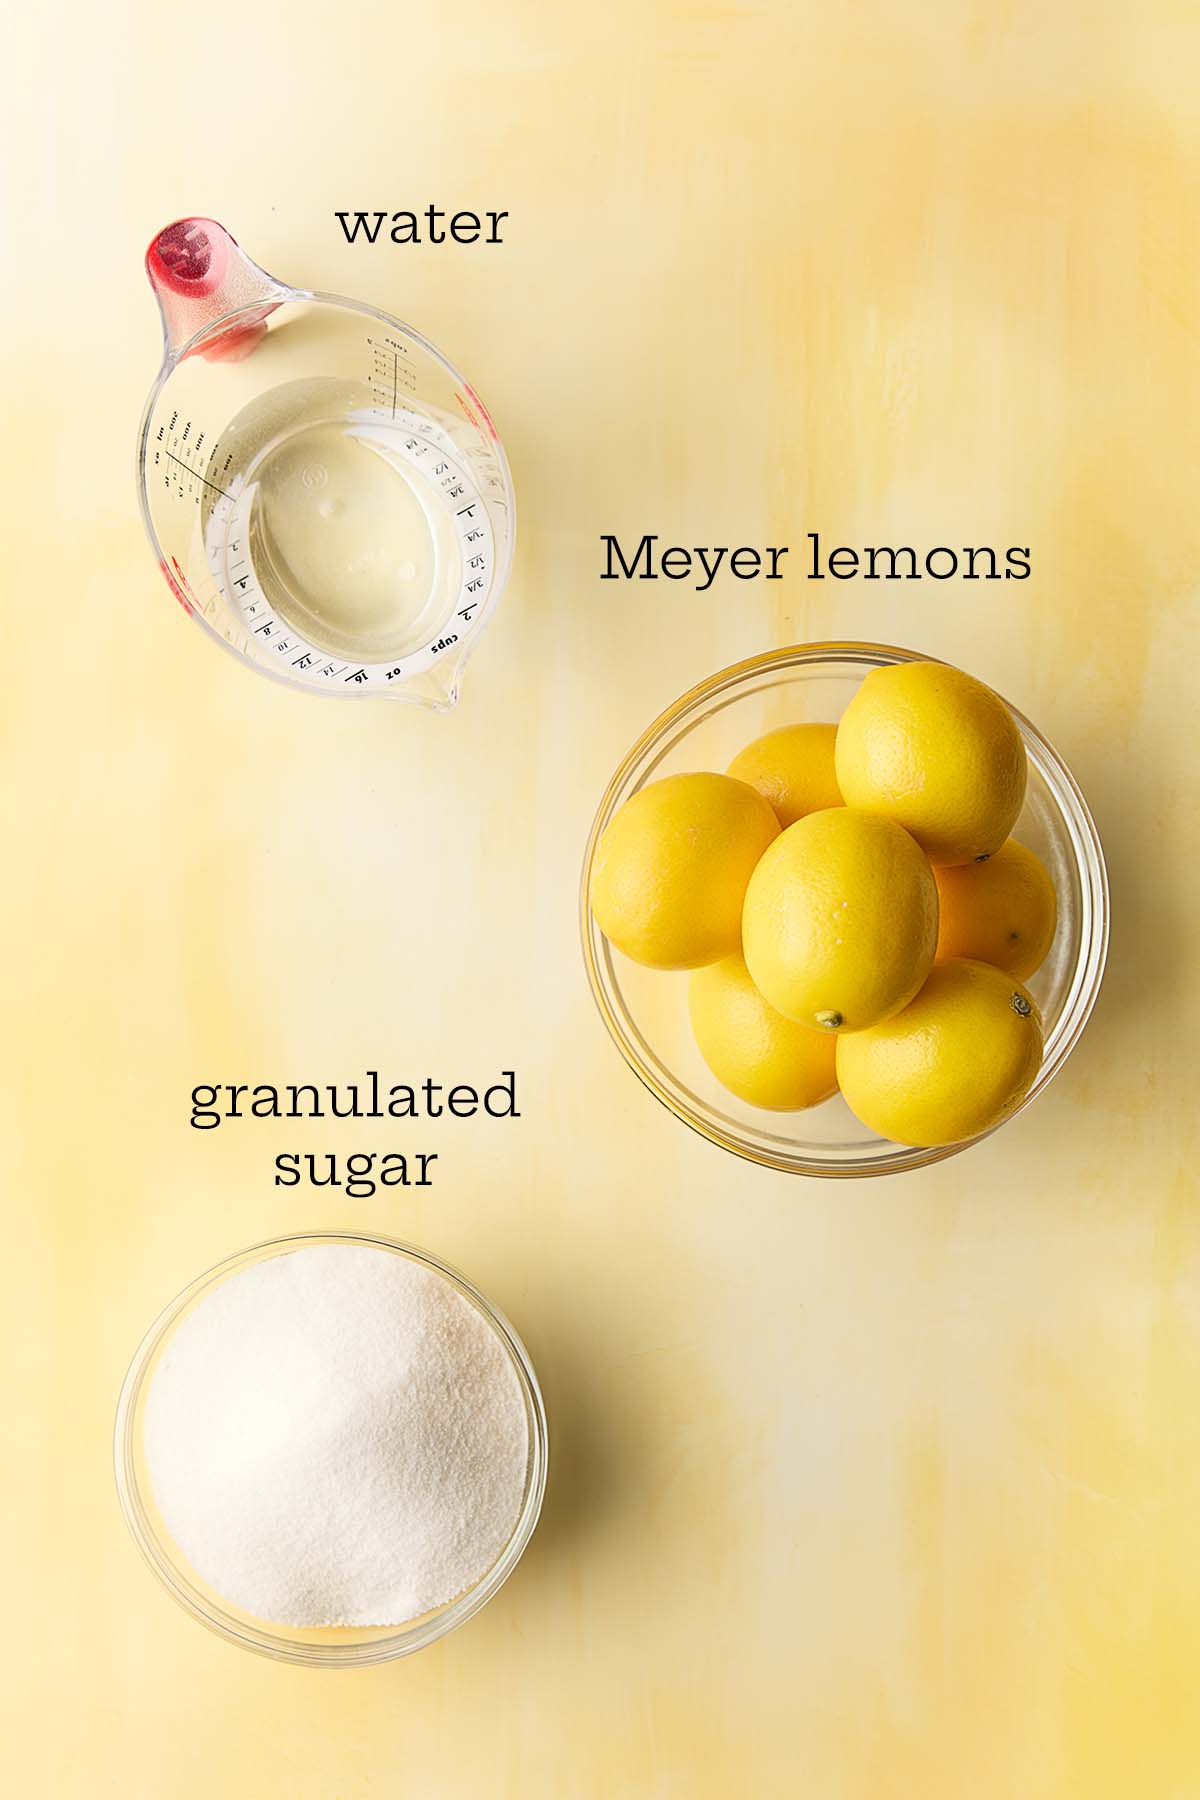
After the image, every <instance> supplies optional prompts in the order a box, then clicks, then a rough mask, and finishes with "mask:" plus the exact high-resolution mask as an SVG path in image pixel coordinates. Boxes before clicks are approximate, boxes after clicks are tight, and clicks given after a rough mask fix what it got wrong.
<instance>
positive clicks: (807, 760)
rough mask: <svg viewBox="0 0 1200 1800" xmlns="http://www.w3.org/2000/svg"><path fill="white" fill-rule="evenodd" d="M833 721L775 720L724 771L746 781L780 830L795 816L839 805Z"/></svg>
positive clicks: (799, 816)
mask: <svg viewBox="0 0 1200 1800" xmlns="http://www.w3.org/2000/svg"><path fill="white" fill-rule="evenodd" d="M836 738H837V726H836V725H781V726H780V727H779V729H778V730H777V731H768V732H767V734H766V736H765V737H760V738H755V740H754V742H753V743H752V744H747V745H746V748H745V749H744V750H740V751H739V752H738V754H737V755H736V756H735V757H734V759H733V761H732V762H731V763H730V765H729V773H730V774H731V775H734V776H736V777H737V779H738V780H739V781H748V782H749V783H750V786H751V787H752V788H757V789H758V791H759V793H760V794H761V795H762V797H763V799H764V800H766V801H768V802H769V803H770V805H771V806H773V807H774V809H775V816H776V817H777V818H778V820H779V823H780V824H781V825H782V826H784V828H785V829H786V827H787V826H789V825H794V824H795V823H796V820H797V819H803V818H804V817H805V816H806V814H808V813H811V812H823V811H824V810H825V808H826V807H829V806H840V805H841V804H842V796H841V791H840V789H839V788H838V784H837V776H836V775H835V773H834V768H833V746H834V742H835V740H836Z"/></svg>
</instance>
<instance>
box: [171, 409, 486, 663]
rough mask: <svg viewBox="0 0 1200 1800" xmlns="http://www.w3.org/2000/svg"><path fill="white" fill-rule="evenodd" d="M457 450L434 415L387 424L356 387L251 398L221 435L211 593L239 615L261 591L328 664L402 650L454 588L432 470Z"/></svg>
mask: <svg viewBox="0 0 1200 1800" xmlns="http://www.w3.org/2000/svg"><path fill="white" fill-rule="evenodd" d="M441 440H444V441H441ZM453 454H454V453H453V447H452V445H451V442H450V439H449V437H448V435H447V434H446V433H445V431H444V429H443V428H441V427H440V426H439V425H438V423H437V421H436V420H434V419H433V418H432V417H431V416H429V415H417V414H415V413H413V412H412V411H411V410H408V409H401V410H400V411H399V412H398V413H396V414H394V416H389V414H388V413H387V412H385V411H382V410H381V409H380V408H379V407H378V406H376V405H373V404H372V403H371V400H370V396H369V394H368V393H367V392H366V390H364V389H363V388H361V387H360V386H359V384H357V383H353V382H345V381H337V380H331V379H317V380H310V381H297V382H289V383H286V384H284V385H283V386H281V387H278V388H273V389H270V390H269V391H268V392H266V393H264V394H261V395H259V396H258V397H257V398H256V399H255V400H254V401H253V402H251V404H250V405H249V406H247V407H246V408H245V409H244V410H243V411H242V412H240V413H239V414H238V415H237V416H236V417H235V418H234V419H233V420H232V422H231V423H230V425H229V426H228V427H227V428H226V429H225V430H223V431H222V433H221V436H220V444H219V450H218V452H217V453H216V455H215V457H214V464H213V465H212V467H213V468H214V469H215V473H214V475H213V478H212V481H211V485H210V486H209V487H207V488H206V490H205V501H204V506H205V512H206V514H207V517H206V519H205V525H204V531H205V547H206V553H207V556H208V561H209V566H210V568H211V569H212V571H213V574H214V575H215V576H216V578H217V581H218V584H219V586H220V587H221V589H222V591H223V592H224V593H225V594H226V596H227V597H228V598H230V600H231V601H232V602H233V603H234V604H237V605H240V606H241V608H242V610H243V612H244V613H246V614H247V616H253V603H254V601H255V600H257V599H258V597H259V596H261V599H262V600H265V601H266V603H267V606H268V607H270V609H271V610H272V611H273V612H275V613H276V614H277V615H278V616H279V617H280V618H281V619H282V620H283V621H284V622H285V624H286V625H287V626H289V627H290V628H291V630H292V631H294V632H295V633H297V634H298V635H299V636H300V637H302V638H303V639H304V640H305V641H306V642H307V643H309V644H311V645H313V646H315V647H316V648H317V649H318V650H320V651H322V652H324V653H325V654H327V655H329V656H337V657H344V658H347V659H353V660H355V661H357V662H362V663H367V662H386V661H391V660H393V659H399V658H401V657H403V656H405V655H406V654H408V653H409V652H410V651H412V650H413V649H414V648H416V647H419V646H420V645H422V644H424V643H426V642H428V641H429V639H430V638H431V637H432V636H434V635H435V634H436V632H437V631H438V628H439V626H440V625H441V624H442V622H443V621H444V620H446V619H448V618H449V617H450V616H451V613H452V612H453V609H454V606H455V602H456V596H457V595H458V593H459V587H460V583H461V580H462V557H461V550H460V545H459V539H458V534H457V533H456V532H455V529H454V516H453V512H452V507H451V502H450V501H449V500H448V499H447V497H446V491H445V490H446V487H447V482H446V478H445V475H444V473H443V474H442V475H441V478H440V479H438V478H437V477H436V476H435V474H434V471H435V470H442V471H444V469H445V466H446V458H447V457H451V456H453ZM454 466H455V467H457V466H458V464H457V463H455V465H454ZM459 504H461V501H460V502H459ZM247 558H248V561H247ZM247 568H248V569H249V571H250V579H249V580H248V579H247V574H246V571H247ZM256 589H257V594H256V592H255V590H256Z"/></svg>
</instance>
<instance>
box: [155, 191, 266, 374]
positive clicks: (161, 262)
mask: <svg viewBox="0 0 1200 1800" xmlns="http://www.w3.org/2000/svg"><path fill="white" fill-rule="evenodd" d="M146 274H147V275H148V276H149V278H150V285H151V287H152V288H153V289H154V297H155V299H156V300H157V301H158V310H159V312H160V313H161V314H162V322H163V341H164V345H165V349H166V354H167V357H168V359H169V360H171V361H178V360H180V359H181V358H183V357H184V356H192V355H199V356H204V357H207V358H208V360H209V361H210V362H240V361H241V359H242V358H243V357H245V356H249V354H250V352H251V351H252V350H253V349H254V348H255V346H256V345H257V344H258V343H259V342H260V341H261V339H262V338H263V336H264V335H265V333H266V329H267V326H266V319H267V316H268V314H269V313H272V312H274V310H275V308H276V307H277V306H278V305H279V304H280V302H281V301H283V300H287V299H289V298H290V297H291V294H292V290H291V289H290V288H286V287H284V286H283V284H282V282H278V281H276V280H275V278H274V276H272V275H268V274H267V271H266V270H265V269H260V268H259V266H258V264H257V263H256V262H253V261H251V259H250V257H248V256H247V255H246V253H245V251H244V250H243V249H241V248H240V246H239V245H238V243H237V241H236V239H234V238H232V237H230V235H229V233H228V232H227V231H226V229H225V227H224V226H223V225H218V224H217V221H216V220H215V219H176V220H175V222H174V224H172V225H167V226H165V227H164V229H163V230H162V231H160V232H159V233H158V235H157V237H156V238H155V239H154V241H153V243H152V244H151V245H150V248H149V249H148V250H147V252H146ZM224 320H228V324H227V325H224V326H222V324H221V322H222V321H224ZM214 327H217V329H214ZM200 333H203V334H204V336H203V339H202V341H200V342H193V339H195V338H197V337H198V336H199V334H200Z"/></svg>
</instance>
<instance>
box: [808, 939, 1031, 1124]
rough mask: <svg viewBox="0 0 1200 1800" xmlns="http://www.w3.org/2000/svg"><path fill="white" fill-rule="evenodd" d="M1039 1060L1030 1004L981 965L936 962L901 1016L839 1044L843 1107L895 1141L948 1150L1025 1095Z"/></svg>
mask: <svg viewBox="0 0 1200 1800" xmlns="http://www.w3.org/2000/svg"><path fill="white" fill-rule="evenodd" d="M1041 1061H1042V1021H1041V1017H1040V1015H1039V1013H1038V1009H1037V1007H1036V1005H1035V1004H1034V1002H1033V1000H1032V998H1031V997H1030V995H1029V994H1027V993H1026V991H1025V989H1024V988H1023V987H1022V986H1021V984H1020V983H1019V982H1018V981H1014V979H1013V977H1012V976H1011V975H1006V974H1005V973H1004V972H1003V970H1001V969H993V968H991V967H989V965H988V964H987V963H980V962H957V961H956V962H944V963H935V964H934V966H933V969H932V970H931V972H930V975H929V979H928V981H927V982H926V983H925V986H924V987H923V988H922V989H921V991H920V993H919V994H918V995H917V997H916V999H915V1000H914V1001H913V1002H912V1004H911V1005H909V1006H906V1007H905V1009H904V1011H903V1012H901V1013H898V1014H897V1015H896V1016H895V1018H892V1019H888V1020H887V1021H886V1023H885V1024H882V1025H875V1026H872V1027H871V1029H870V1030H869V1031H858V1032H852V1033H850V1034H848V1035H846V1036H843V1037H840V1038H839V1039H838V1041H837V1076H838V1085H839V1087H840V1088H841V1090H842V1093H843V1095H844V1096H845V1099H846V1102H847V1104H848V1106H849V1107H850V1109H851V1111H852V1112H853V1113H854V1114H855V1115H856V1117H857V1118H859V1119H861V1121H862V1123H863V1124H864V1125H865V1126H867V1128H868V1129H869V1130H871V1131H874V1132H877V1133H878V1135H879V1136H880V1137H882V1138H890V1139H892V1140H893V1141H894V1142H895V1143H898V1144H918V1145H926V1146H929V1145H936V1144H956V1143H959V1142H960V1141H961V1140H962V1139H963V1138H971V1137H976V1136H977V1135H978V1134H979V1133H980V1132H981V1131H988V1130H990V1128H991V1127H992V1126H993V1125H998V1124H999V1123H1000V1121H1001V1119H1004V1118H1007V1116H1008V1114H1009V1113H1010V1112H1012V1111H1013V1109H1014V1107H1016V1106H1017V1105H1018V1104H1019V1103H1020V1102H1021V1101H1022V1100H1023V1099H1024V1098H1025V1095H1026V1094H1027V1093H1028V1092H1029V1089H1030V1088H1031V1087H1032V1085H1033V1079H1034V1077H1035V1075H1036V1074H1037V1072H1038V1069H1039V1068H1040V1067H1041Z"/></svg>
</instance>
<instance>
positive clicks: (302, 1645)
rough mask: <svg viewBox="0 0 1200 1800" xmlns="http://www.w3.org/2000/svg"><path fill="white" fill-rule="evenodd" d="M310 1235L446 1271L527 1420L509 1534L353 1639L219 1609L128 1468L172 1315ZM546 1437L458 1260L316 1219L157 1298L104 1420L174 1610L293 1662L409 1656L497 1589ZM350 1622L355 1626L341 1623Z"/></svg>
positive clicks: (522, 1526)
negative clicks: (487, 1333) (478, 1321)
mask: <svg viewBox="0 0 1200 1800" xmlns="http://www.w3.org/2000/svg"><path fill="white" fill-rule="evenodd" d="M317 1244H349V1245H361V1246H363V1247H364V1248H367V1249H372V1250H382V1251H386V1252H388V1253H390V1254H393V1255H399V1256H404V1257H407V1258H408V1259H409V1260H410V1261H413V1262H416V1263H418V1264H420V1265H422V1266H423V1267H425V1268H427V1269H429V1270H430V1271H431V1272H432V1273H434V1274H436V1275H439V1276H441V1277H443V1278H444V1279H445V1280H448V1281H449V1282H450V1284H451V1286H452V1287H454V1288H455V1289H456V1290H457V1291H458V1292H459V1293H461V1294H462V1295H463V1297H464V1298H465V1299H466V1300H467V1301H468V1302H469V1303H470V1304H471V1305H473V1306H474V1307H475V1308H476V1309H477V1311H479V1312H480V1313H481V1314H482V1316H483V1317H484V1319H485V1320H486V1321H487V1323H488V1324H489V1325H490V1326H491V1328H492V1329H493V1331H495V1333H496V1335H497V1336H498V1337H499V1338H500V1340H501V1342H502V1343H503V1344H504V1346H505V1348H506V1350H507V1351H508V1353H509V1356H510V1359H511V1361H512V1364H513V1367H514V1369H515V1371H516V1374H517V1379H518V1381H519V1383H520V1386H521V1392H522V1396H523V1398H524V1401H525V1409H526V1418H527V1420H528V1424H529V1466H528V1470H527V1474H526V1480H525V1493H524V1497H523V1499H522V1502H521V1511H520V1514H519V1515H518V1518H517V1522H516V1524H515V1525H514V1527H513V1532H512V1536H511V1537H510V1538H509V1540H508V1543H507V1544H506V1545H505V1547H504V1549H503V1550H502V1551H501V1553H500V1555H499V1556H498V1557H497V1558H496V1560H495V1562H494V1563H493V1564H492V1565H491V1567H490V1568H489V1569H488V1570H487V1571H486V1572H485V1574H484V1575H483V1576H482V1577H481V1579H480V1580H479V1581H478V1582H476V1584H475V1586H474V1587H471V1588H468V1589H467V1590H466V1592H465V1593H462V1594H459V1595H457V1596H456V1597H455V1598H454V1599H453V1600H450V1601H448V1602H447V1603H446V1604H445V1605H444V1606H442V1607H439V1608H437V1609H436V1610H435V1611H433V1612H431V1613H425V1614H422V1616H421V1617H420V1618H419V1619H417V1620H415V1621H413V1622H410V1623H409V1624H407V1625H402V1626H397V1627H396V1628H394V1629H391V1628H375V1627H371V1628H368V1627H362V1628H361V1629H363V1630H364V1631H366V1630H367V1629H371V1630H372V1631H374V1632H375V1635H374V1636H372V1637H369V1638H367V1637H364V1638H362V1639H360V1640H358V1641H350V1640H346V1641H342V1642H334V1643H320V1642H316V1641H310V1640H307V1639H302V1638H297V1637H293V1636H290V1635H289V1632H290V1630H291V1628H289V1627H286V1626H281V1627H278V1628H277V1629H271V1628H270V1626H269V1623H268V1622H267V1621H261V1622H257V1623H256V1622H253V1621H252V1620H251V1618H250V1615H248V1614H244V1613H242V1612H240V1611H233V1610H226V1609H225V1608H223V1607H220V1606H218V1605H215V1604H214V1603H213V1602H212V1601H210V1600H209V1598H208V1597H207V1596H206V1595H205V1594H204V1593H203V1592H202V1591H201V1590H200V1589H198V1588H197V1587H196V1586H195V1585H194V1584H193V1582H192V1581H191V1580H190V1579H189V1577H188V1575H187V1574H186V1573H185V1570H186V1569H187V1567H188V1565H187V1561H186V1558H185V1557H184V1556H183V1554H182V1552H181V1551H178V1550H176V1554H175V1555H174V1556H172V1555H170V1554H169V1553H168V1551H167V1549H166V1547H165V1545H164V1543H163V1541H162V1536H161V1534H160V1532H159V1531H158V1530H157V1528H156V1527H155V1525H154V1523H153V1520H152V1518H151V1514H150V1512H149V1509H148V1508H147V1506H146V1503H145V1498H144V1495H143V1484H142V1482H141V1480H140V1478H139V1474H138V1469H137V1440H136V1435H135V1434H136V1430H137V1421H138V1417H139V1405H140V1402H141V1400H142V1396H143V1390H144V1388H145V1384H146V1381H147V1378H148V1376H149V1373H150V1370H151V1367H152V1364H153V1362H154V1359H155V1356H156V1355H157V1352H158V1351H159V1349H160V1348H161V1347H162V1345H163V1344H164V1343H165V1341H166V1338H167V1336H168V1334H169V1333H170V1331H171V1330H172V1328H173V1327H174V1325H175V1324H176V1322H177V1321H178V1320H179V1318H180V1317H181V1316H182V1315H183V1313H184V1312H186V1311H187V1310H188V1309H189V1308H190V1307H191V1306H192V1305H193V1303H194V1302H195V1301H196V1300H198V1299H199V1298H200V1296H201V1294H203V1293H205V1292H208V1291H212V1290H213V1289H215V1288H216V1287H217V1286H218V1285H219V1284H220V1283H221V1282H222V1281H224V1280H226V1279H227V1278H228V1277H229V1276H231V1275H233V1274H235V1273H236V1272H237V1271H238V1270H240V1269H243V1268H247V1267H249V1266H250V1265H251V1264H252V1263H256V1262H266V1261H269V1260H270V1259H271V1258H273V1257H275V1256H285V1255H288V1254H289V1253H291V1252H292V1251H295V1250H298V1249H304V1248H307V1247H310V1246H314V1245H317ZM549 1456H550V1444H549V1430H548V1426H547V1421H546V1409H545V1403H544V1401H543V1399H542V1391H541V1388H540V1386H539V1384H538V1379H537V1375H536V1373H535V1371H534V1367H533V1363H532V1361H531V1360H530V1357H529V1353H528V1351H527V1350H526V1348H525V1346H524V1344H523V1343H522V1341H521V1339H520V1337H519V1336H518V1335H517V1332H516V1330H515V1329H514V1328H513V1326H512V1325H511V1324H510V1323H509V1321H508V1319H507V1318H506V1317H505V1315H504V1314H503V1313H502V1312H501V1311H500V1309H499V1308H498V1307H497V1306H495V1305H494V1304H493V1303H492V1301H490V1300H489V1299H488V1298H487V1296H486V1294H484V1293H482V1292H481V1291H480V1289H479V1288H477V1287H476V1286H475V1285H474V1283H473V1282H471V1281H469V1280H468V1279H467V1277H466V1276H465V1275H463V1274H462V1273H461V1271H460V1270H458V1269H456V1268H454V1266H453V1265H452V1264H450V1263H447V1262H443V1261H442V1259H441V1258H440V1257H438V1256H434V1255H433V1254H432V1253H431V1252H430V1251H428V1250H423V1249H421V1248H420V1247H419V1246H418V1245H416V1244H409V1243H406V1242H404V1241H403V1240H401V1239H399V1238H392V1237H385V1236H382V1235H381V1234H379V1233H375V1232H360V1231H344V1230H336V1229H322V1230H313V1231H298V1232H289V1233H287V1234H285V1235H283V1236H281V1237H274V1238H265V1239H263V1240H262V1241H261V1242H259V1243H256V1244H250V1245H247V1246H246V1248H245V1249H244V1250H239V1251H235V1252H234V1254H233V1255H231V1256H227V1257H223V1258H222V1260H221V1261H220V1262H218V1263H214V1264H213V1265H212V1266H211V1268H208V1269H206V1270H205V1271H204V1272H203V1273H202V1274H200V1275H197V1276H196V1277H195V1279H194V1280H192V1281H190V1282H189V1283H188V1284H187V1286H186V1287H184V1288H182V1289H180V1291H179V1292H178V1293H177V1294H176V1295H175V1296H174V1298H173V1299H172V1300H170V1301H168V1302H167V1304H166V1306H164V1307H163V1309H162V1311H161V1312H160V1313H159V1314H158V1316H157V1318H156V1319H155V1320H154V1322H153V1323H152V1324H151V1326H150V1328H149V1330H148V1331H147V1332H146V1333H145V1334H144V1336H143V1337H142V1340H141V1342H140V1343H139V1345H138V1347H137V1349H136V1350H135V1351H134V1354H133V1357H132V1359H131V1361H130V1364H129V1367H128V1369H127V1371H126V1374H125V1378H124V1381H123V1382H122V1384H121V1392H120V1396H119V1399H118V1401H117V1410H116V1417H115V1421H114V1426H113V1471H114V1476H115V1479H116V1487H117V1496H118V1499H119V1501H120V1505H121V1511H122V1514H123V1515H124V1519H125V1523H126V1525H127V1526H128V1527H129V1530H130V1533H131V1535H132V1537H133V1539H134V1542H135V1543H136V1545H137V1547H138V1549H139V1550H140V1552H141V1554H142V1556H143V1558H144V1559H145V1561H146V1562H147V1563H148V1564H149V1566H150V1568H151V1569H153V1571H154V1573H155V1574H156V1575H157V1576H158V1578H159V1580H160V1581H161V1582H162V1584H163V1586H164V1587H165V1588H166V1589H167V1591H168V1593H170V1594H171V1596H172V1598H173V1599H174V1600H176V1601H177V1602H178V1604H179V1605H180V1606H182V1607H183V1608H184V1610H185V1611H186V1612H188V1613H190V1614H191V1615H192V1617H193V1618H196V1619H199V1621H200V1622H201V1624H202V1625H204V1626H206V1627H207V1628H208V1629H209V1630H210V1631H213V1632H215V1633H216V1634H217V1636H218V1637H222V1638H225V1639H226V1640H227V1641H228V1642H230V1643H235V1644H238V1645H240V1646H241V1647H242V1648H243V1649H246V1650H252V1651H254V1652H255V1653H256V1654H258V1655H260V1656H267V1657H270V1658H272V1659H273V1660H274V1661H276V1662H287V1663H294V1664H297V1665H300V1666H304V1667H307V1668H327V1669H328V1668H365V1667H369V1666H372V1665H374V1664H377V1663H382V1662H391V1661H393V1660H394V1659H395V1658H397V1657H401V1656H409V1655H411V1654H412V1653H413V1652H414V1651H416V1650H422V1649H424V1648H425V1647H426V1645H428V1644H432V1643H436V1642H437V1640H438V1639H439V1638H442V1637H445V1636H446V1635H447V1634H448V1633H449V1632H451V1631H454V1630H455V1629H456V1628H457V1627H458V1626H459V1625H463V1624H465V1623H466V1621H467V1620H468V1619H470V1618H473V1617H474V1615H475V1614H476V1613H477V1612H479V1611H480V1609H481V1608H482V1607H484V1606H485V1605H486V1604H487V1602H488V1601H489V1600H490V1599H492V1597H493V1596H494V1595H495V1594H496V1593H498V1592H499V1590H500V1588H501V1587H502V1586H503V1585H504V1583H505V1582H506V1581H507V1579H508V1577H509V1576H510V1575H511V1574H512V1571H513V1570H514V1569H515V1568H516V1566H517V1563H518V1562H519V1561H520V1560H521V1557H522V1555H523V1554H524V1552H525V1549H526V1546H527V1545H528V1543H529V1540H530V1538H531V1537H532V1536H533V1532H534V1528H535V1526H536V1525H537V1522H538V1518H539V1515H540V1513H541V1509H542V1500H543V1498H544V1496H545V1491H546V1478H547V1472H548V1468H549ZM351 1629H357V1628H353V1627H352V1628H351Z"/></svg>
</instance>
